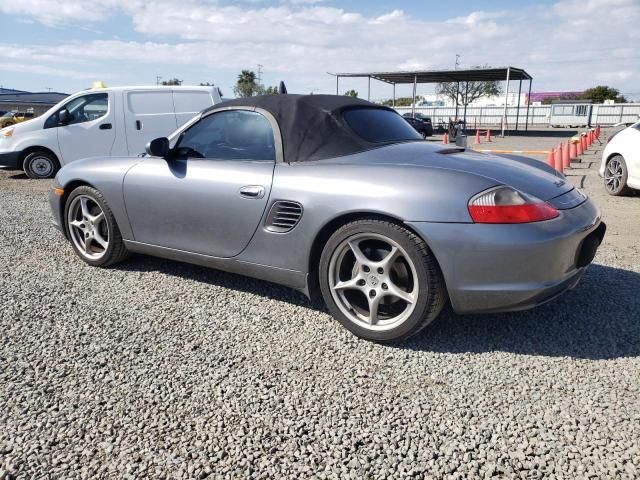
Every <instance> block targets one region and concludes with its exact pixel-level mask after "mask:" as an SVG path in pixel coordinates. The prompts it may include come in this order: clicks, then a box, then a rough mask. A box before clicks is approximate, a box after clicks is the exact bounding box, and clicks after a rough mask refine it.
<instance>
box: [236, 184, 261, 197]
mask: <svg viewBox="0 0 640 480" xmlns="http://www.w3.org/2000/svg"><path fill="white" fill-rule="evenodd" d="M240 196H241V197H245V198H256V199H257V198H262V197H264V187H263V186H262V185H247V186H245V187H242V188H241V189H240Z"/></svg>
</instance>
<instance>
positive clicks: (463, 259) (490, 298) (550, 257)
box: [410, 200, 606, 313]
mask: <svg viewBox="0 0 640 480" xmlns="http://www.w3.org/2000/svg"><path fill="white" fill-rule="evenodd" d="M410 225H411V226H412V227H413V228H415V229H416V230H417V231H418V232H419V233H420V234H421V235H422V237H423V238H424V239H425V240H426V241H427V243H428V244H429V246H430V248H431V250H432V251H433V252H434V254H435V256H436V258H437V260H438V262H439V264H440V267H441V269H442V273H443V276H444V279H445V282H446V284H447V290H448V292H449V297H450V299H451V304H452V306H453V309H454V310H455V311H456V312H458V313H483V312H501V311H514V310H525V309H529V308H533V307H535V306H537V305H540V304H542V303H545V302H548V301H549V300H552V299H553V298H555V297H557V296H558V295H560V294H561V293H563V292H564V291H566V290H568V289H570V288H573V287H575V285H576V284H577V283H578V281H579V280H580V277H581V276H582V274H583V272H584V270H585V268H586V267H587V266H588V265H589V264H590V263H591V261H592V260H593V257H594V256H595V252H596V250H597V248H598V246H599V245H600V242H601V241H602V238H603V237H604V233H605V229H606V227H605V225H604V223H602V222H601V220H600V213H599V211H598V209H597V208H596V207H595V205H594V204H593V203H592V202H591V201H590V200H587V201H586V202H584V203H583V204H581V205H580V206H578V207H575V208H572V209H569V210H561V211H560V216H559V217H557V218H555V219H553V220H548V221H545V222H538V223H530V224H518V225H486V224H456V223H449V224H442V223H424V222H414V223H411V224H410Z"/></svg>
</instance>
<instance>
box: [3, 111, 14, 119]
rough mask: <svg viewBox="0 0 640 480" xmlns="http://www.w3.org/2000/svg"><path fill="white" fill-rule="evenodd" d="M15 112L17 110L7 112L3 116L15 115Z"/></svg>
mask: <svg viewBox="0 0 640 480" xmlns="http://www.w3.org/2000/svg"><path fill="white" fill-rule="evenodd" d="M15 114H16V112H6V113H5V114H4V115H2V118H6V117H13V116H14V115H15Z"/></svg>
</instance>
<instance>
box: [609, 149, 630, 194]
mask: <svg viewBox="0 0 640 480" xmlns="http://www.w3.org/2000/svg"><path fill="white" fill-rule="evenodd" d="M628 176H629V172H628V170H627V164H626V163H625V161H624V157H623V156H622V155H614V156H613V157H611V158H610V159H609V160H607V164H606V166H605V168H604V188H605V189H606V190H607V193H608V194H609V195H613V196H620V195H628V194H629V193H631V189H630V188H629V187H628V186H627V178H628Z"/></svg>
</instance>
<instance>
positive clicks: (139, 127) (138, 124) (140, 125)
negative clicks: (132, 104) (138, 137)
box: [136, 120, 142, 130]
mask: <svg viewBox="0 0 640 480" xmlns="http://www.w3.org/2000/svg"><path fill="white" fill-rule="evenodd" d="M136 130H142V122H141V121H140V120H136Z"/></svg>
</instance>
